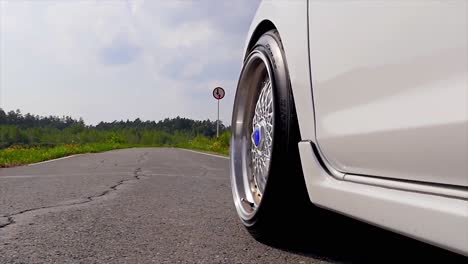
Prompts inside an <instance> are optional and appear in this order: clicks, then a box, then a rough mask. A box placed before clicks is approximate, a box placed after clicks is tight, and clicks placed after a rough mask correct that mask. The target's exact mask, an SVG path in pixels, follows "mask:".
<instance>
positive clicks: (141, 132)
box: [0, 108, 229, 148]
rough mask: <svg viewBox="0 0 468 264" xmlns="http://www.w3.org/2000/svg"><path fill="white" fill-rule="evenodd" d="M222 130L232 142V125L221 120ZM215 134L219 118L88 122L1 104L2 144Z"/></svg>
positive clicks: (170, 141)
mask: <svg viewBox="0 0 468 264" xmlns="http://www.w3.org/2000/svg"><path fill="white" fill-rule="evenodd" d="M220 133H222V134H223V138H224V139H225V140H224V141H227V142H225V143H226V144H229V142H228V141H229V136H228V134H229V127H225V126H224V125H223V124H222V123H221V124H220ZM215 135H216V121H211V120H209V119H207V120H192V119H188V118H183V117H175V118H166V119H164V120H161V121H158V122H156V121H142V120H140V119H139V118H137V119H135V120H126V121H123V120H121V121H113V122H100V123H98V124H97V125H86V124H85V122H84V121H83V119H81V118H80V119H74V118H72V117H70V116H62V117H58V116H38V115H33V114H30V113H27V114H22V113H21V111H20V110H16V111H8V112H5V111H4V110H3V109H1V108H0V148H6V147H9V146H12V145H46V146H47V145H51V146H54V145H60V144H82V143H99V142H107V143H123V144H140V145H162V146H164V145H167V146H172V145H178V144H179V143H182V142H188V141H190V140H193V139H197V140H200V139H201V138H207V139H211V138H213V137H214V136H215Z"/></svg>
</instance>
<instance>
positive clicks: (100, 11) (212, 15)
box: [0, 0, 259, 124]
mask: <svg viewBox="0 0 468 264" xmlns="http://www.w3.org/2000/svg"><path fill="white" fill-rule="evenodd" d="M258 4H259V1H258V0H235V1H228V0H226V1H224V0H223V1H221V0H211V1H205V0H193V1H189V0H147V1H144V0H140V1H138V0H136V1H125V0H122V1H119V0H102V1H97V0H95V1H92V0H66V1H64V0H41V1H32V0H30V1H27V0H16V1H14V0H12V1H7V0H0V108H3V109H4V110H6V111H9V110H16V109H20V110H21V112H22V113H27V112H30V113H33V114H38V115H43V116H45V115H58V116H63V115H69V116H72V117H74V118H80V117H82V118H83V119H84V121H85V122H86V123H87V124H97V123H98V122H100V121H113V120H127V119H130V120H133V119H135V118H140V119H142V120H161V119H164V118H166V117H176V116H181V117H187V118H193V119H203V120H204V119H211V120H216V107H217V105H216V104H217V102H216V100H215V99H214V98H213V97H212V90H213V88H215V87H216V86H221V87H223V88H224V89H225V90H226V97H225V99H223V100H222V101H221V104H220V119H221V120H222V121H223V123H225V124H230V122H231V113H232V104H233V101H234V95H235V89H236V85H237V80H238V77H239V73H240V69H241V64H242V53H243V48H244V43H245V38H246V35H247V32H248V29H249V26H250V22H251V20H252V18H253V16H254V14H255V11H256V9H257V7H258Z"/></svg>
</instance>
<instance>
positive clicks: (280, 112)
mask: <svg viewBox="0 0 468 264" xmlns="http://www.w3.org/2000/svg"><path fill="white" fill-rule="evenodd" d="M299 140H300V135H299V128H298V122H297V117H296V113H295V107H294V100H293V96H292V91H291V84H290V80H289V74H288V69H287V64H286V58H285V54H284V50H283V46H282V43H281V39H280V36H279V34H278V32H277V31H276V30H271V31H268V32H266V33H265V34H263V35H262V36H261V37H260V39H259V40H258V41H257V43H256V44H255V45H254V46H253V48H252V49H251V50H250V53H249V55H248V56H247V58H246V59H245V61H244V66H243V69H242V72H241V76H240V78H239V83H238V87H237V92H236V97H235V101H234V110H233V118H232V138H231V182H232V190H233V197H234V203H235V206H236V210H237V213H238V215H239V218H240V219H241V221H242V223H243V224H244V225H245V227H246V228H247V229H248V231H249V232H250V233H251V234H252V235H253V236H254V237H255V238H256V239H258V240H263V239H271V238H275V237H280V236H282V235H283V234H289V233H290V231H291V230H292V229H293V227H294V226H296V224H297V223H298V222H299V221H301V220H302V219H301V217H300V215H301V214H305V213H304V212H305V211H304V210H307V207H309V206H310V202H309V199H308V195H307V191H306V188H305V183H304V177H303V175H302V169H301V166H300V160H299V154H298V142H299Z"/></svg>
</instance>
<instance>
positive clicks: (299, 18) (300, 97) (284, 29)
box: [242, 0, 315, 141]
mask: <svg viewBox="0 0 468 264" xmlns="http://www.w3.org/2000/svg"><path fill="white" fill-rule="evenodd" d="M291 16H293V17H294V19H291ZM307 16H308V12H307V0H303V1H293V2H285V1H282V0H270V1H262V2H261V4H260V6H259V7H258V10H257V12H256V14H255V16H254V18H253V21H252V23H251V25H250V29H249V33H248V34H247V38H246V42H245V45H244V54H243V57H242V58H243V61H244V60H245V58H246V57H247V56H248V54H249V51H250V50H251V49H252V48H253V46H254V45H255V43H256V42H257V41H258V39H259V38H260V37H261V36H262V34H264V33H266V32H268V31H269V30H272V29H276V30H277V31H278V33H279V35H280V36H281V42H282V46H283V50H284V53H285V56H286V64H287V68H288V71H289V77H290V81H291V89H292V94H293V99H294V102H295V108H296V113H297V117H298V121H299V130H300V135H301V139H302V140H313V141H315V121H314V110H313V100H312V87H311V83H310V67H309V45H308V18H307Z"/></svg>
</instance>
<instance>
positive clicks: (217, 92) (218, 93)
mask: <svg viewBox="0 0 468 264" xmlns="http://www.w3.org/2000/svg"><path fill="white" fill-rule="evenodd" d="M225 94H226V93H225V92H224V89H223V88H221V87H216V88H214V90H213V97H214V98H215V99H216V100H221V99H223V98H224V95H225Z"/></svg>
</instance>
